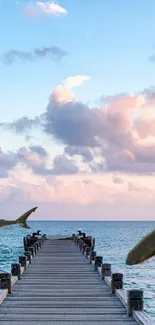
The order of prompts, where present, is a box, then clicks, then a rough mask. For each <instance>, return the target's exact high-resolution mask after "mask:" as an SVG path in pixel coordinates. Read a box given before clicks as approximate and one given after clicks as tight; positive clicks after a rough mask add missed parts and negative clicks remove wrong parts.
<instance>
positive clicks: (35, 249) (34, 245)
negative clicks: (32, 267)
mask: <svg viewBox="0 0 155 325" xmlns="http://www.w3.org/2000/svg"><path fill="white" fill-rule="evenodd" d="M32 247H34V252H35V255H36V254H37V247H36V244H33V245H32Z"/></svg>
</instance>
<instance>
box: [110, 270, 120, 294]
mask: <svg viewBox="0 0 155 325" xmlns="http://www.w3.org/2000/svg"><path fill="white" fill-rule="evenodd" d="M116 289H123V274H122V273H113V274H112V276H111V292H112V293H115V290H116Z"/></svg>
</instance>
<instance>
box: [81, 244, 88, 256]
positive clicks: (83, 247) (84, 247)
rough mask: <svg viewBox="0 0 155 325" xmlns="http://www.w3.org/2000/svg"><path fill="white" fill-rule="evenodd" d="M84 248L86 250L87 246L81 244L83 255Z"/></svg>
mask: <svg viewBox="0 0 155 325" xmlns="http://www.w3.org/2000/svg"><path fill="white" fill-rule="evenodd" d="M86 248H87V245H86V244H83V246H82V253H83V254H84V252H85V251H86Z"/></svg>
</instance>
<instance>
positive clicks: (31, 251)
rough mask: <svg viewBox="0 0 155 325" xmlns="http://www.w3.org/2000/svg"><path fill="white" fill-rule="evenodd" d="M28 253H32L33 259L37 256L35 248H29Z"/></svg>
mask: <svg viewBox="0 0 155 325" xmlns="http://www.w3.org/2000/svg"><path fill="white" fill-rule="evenodd" d="M28 251H30V253H31V255H32V257H34V256H35V248H34V247H32V246H31V247H29V248H28Z"/></svg>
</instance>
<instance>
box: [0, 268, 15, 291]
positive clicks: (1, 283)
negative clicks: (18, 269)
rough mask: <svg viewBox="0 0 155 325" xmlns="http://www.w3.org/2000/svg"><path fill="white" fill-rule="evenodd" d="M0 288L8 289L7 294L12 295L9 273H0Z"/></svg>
mask: <svg viewBox="0 0 155 325" xmlns="http://www.w3.org/2000/svg"><path fill="white" fill-rule="evenodd" d="M0 288H1V289H8V293H9V294H11V293H12V283H11V273H0Z"/></svg>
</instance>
